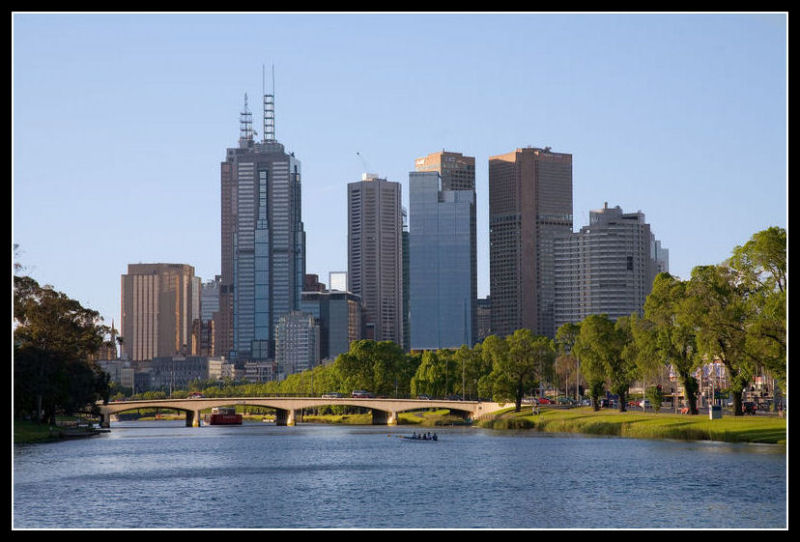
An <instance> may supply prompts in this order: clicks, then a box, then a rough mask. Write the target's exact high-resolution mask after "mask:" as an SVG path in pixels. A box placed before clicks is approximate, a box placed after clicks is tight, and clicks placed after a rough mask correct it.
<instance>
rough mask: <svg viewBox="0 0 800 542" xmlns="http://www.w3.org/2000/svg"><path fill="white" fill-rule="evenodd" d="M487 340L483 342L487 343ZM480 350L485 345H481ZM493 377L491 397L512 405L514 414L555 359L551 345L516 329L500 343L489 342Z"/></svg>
mask: <svg viewBox="0 0 800 542" xmlns="http://www.w3.org/2000/svg"><path fill="white" fill-rule="evenodd" d="M489 339H491V337H489V338H487V340H489ZM484 349H487V344H486V342H485V341H484ZM488 349H489V350H490V351H491V354H490V355H491V358H492V361H493V372H494V373H496V375H497V378H496V380H495V386H496V387H495V393H496V394H498V395H499V398H500V399H502V400H512V401H514V405H515V411H516V412H519V411H520V409H521V407H522V397H523V396H524V394H525V392H526V391H528V390H530V389H532V388H535V387H536V385H537V384H538V383H539V381H540V379H541V378H542V376H543V375H544V374H545V372H546V371H548V370H550V369H551V368H552V365H553V361H554V359H555V347H554V345H553V341H552V340H551V339H548V338H547V337H540V336H536V337H535V336H534V335H533V333H531V331H530V330H529V329H518V330H516V331H515V332H514V333H513V334H511V335H509V336H508V337H506V338H505V339H504V340H503V339H500V338H499V337H497V338H495V339H492V341H490V344H489V346H488Z"/></svg>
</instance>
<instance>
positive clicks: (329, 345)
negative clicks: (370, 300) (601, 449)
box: [301, 290, 364, 360]
mask: <svg viewBox="0 0 800 542" xmlns="http://www.w3.org/2000/svg"><path fill="white" fill-rule="evenodd" d="M301 307H302V310H303V312H307V313H310V314H312V315H314V317H315V318H316V319H317V320H318V322H319V330H320V359H323V360H325V359H335V358H336V356H338V355H339V354H344V353H346V352H349V351H350V343H351V342H353V341H358V340H361V339H363V338H364V317H363V313H362V308H361V299H360V298H359V297H358V296H357V295H355V294H353V293H351V292H343V291H338V290H327V291H323V292H303V300H302V303H301Z"/></svg>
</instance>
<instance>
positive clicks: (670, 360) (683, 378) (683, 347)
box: [640, 273, 700, 414]
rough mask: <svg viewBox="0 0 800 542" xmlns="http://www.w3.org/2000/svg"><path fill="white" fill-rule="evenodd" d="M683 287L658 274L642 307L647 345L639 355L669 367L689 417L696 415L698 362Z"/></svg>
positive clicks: (677, 282) (641, 349) (669, 277)
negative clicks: (647, 321)
mask: <svg viewBox="0 0 800 542" xmlns="http://www.w3.org/2000/svg"><path fill="white" fill-rule="evenodd" d="M686 289H687V283H686V282H685V281H681V280H679V279H677V278H675V277H673V276H672V275H670V274H669V273H659V274H658V275H657V276H656V278H655V280H654V281H653V288H652V290H651V291H650V295H648V296H647V299H646V300H645V303H644V316H645V318H646V319H647V320H649V321H650V322H651V323H652V328H651V329H650V330H648V331H647V332H646V334H645V335H643V336H647V334H649V336H647V340H648V341H651V342H650V344H648V345H646V346H645V347H642V348H640V353H641V354H642V355H644V356H650V357H651V359H650V363H651V364H655V363H658V362H662V363H665V364H669V365H672V368H673V369H674V370H675V373H676V374H677V376H678V379H679V381H680V383H681V385H682V386H683V391H684V395H685V397H686V403H687V405H688V408H689V412H690V413H691V414H697V402H696V394H697V389H698V384H697V379H695V377H694V376H693V373H694V371H695V369H697V366H698V362H699V361H700V359H699V358H698V356H697V355H696V354H697V344H696V333H697V326H696V322H694V321H693V320H692V318H691V316H690V311H688V310H687V307H686V305H687V303H689V301H688V295H687V293H686Z"/></svg>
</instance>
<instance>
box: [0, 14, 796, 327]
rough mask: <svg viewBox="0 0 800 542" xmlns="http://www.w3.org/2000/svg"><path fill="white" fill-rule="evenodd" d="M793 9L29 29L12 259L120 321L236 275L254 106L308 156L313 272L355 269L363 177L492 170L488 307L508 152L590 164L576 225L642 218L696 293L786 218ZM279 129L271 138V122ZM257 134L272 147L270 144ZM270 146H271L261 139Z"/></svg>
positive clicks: (577, 181)
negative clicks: (239, 150)
mask: <svg viewBox="0 0 800 542" xmlns="http://www.w3.org/2000/svg"><path fill="white" fill-rule="evenodd" d="M787 24H788V23H787V15H786V14H785V13H741V14H736V13H732V14H713V13H711V14H569V13H565V14H549V13H544V14H536V13H508V14H503V13H498V14H487V13H463V14H458V13H444V14H428V13H419V14H411V13H403V14H357V13H356V14H344V13H331V14H325V13H320V14H269V13H265V14H256V13H253V14H214V13H210V14H180V13H176V14H135V13H133V14H103V13H99V14H72V13H62V14H59V13H53V14H36V13H29V14H28V13H15V14H13V16H12V32H13V41H12V47H13V51H12V52H13V57H12V62H13V65H12V68H13V72H12V77H13V79H12V91H13V94H12V99H13V108H12V112H13V117H12V121H13V136H12V143H13V170H12V173H13V185H12V190H13V203H12V205H13V210H12V212H13V230H12V237H13V243H18V244H19V245H20V251H19V254H18V255H17V257H16V258H15V259H16V260H17V261H19V262H20V263H22V264H23V265H24V266H25V267H26V272H27V274H29V275H31V276H32V277H33V278H35V279H37V280H38V281H39V282H40V283H43V284H52V285H53V286H54V287H55V288H56V289H57V290H59V291H62V292H64V293H66V294H67V295H69V296H70V297H73V298H75V299H77V300H79V301H80V302H81V303H83V304H84V306H88V307H90V308H92V309H95V310H98V311H99V312H100V313H101V315H102V316H103V317H104V319H105V321H106V323H110V322H111V320H112V319H114V321H115V323H116V324H117V325H119V318H120V317H119V313H120V277H121V275H122V274H124V273H126V272H127V265H128V264H129V263H139V262H142V263H153V262H166V263H185V264H190V265H193V266H194V267H195V270H196V274H197V275H198V276H199V277H201V278H202V279H203V280H204V281H205V280H208V279H211V278H213V276H214V275H215V274H219V273H220V248H219V247H220V209H219V205H220V204H219V193H220V187H219V183H220V181H219V165H220V162H221V161H222V160H224V158H225V149H226V148H228V147H232V146H235V145H236V142H237V138H238V135H239V124H238V119H239V112H240V111H241V109H242V105H243V99H244V94H245V92H246V93H247V94H248V97H249V102H250V110H251V111H252V112H253V113H254V115H253V118H254V119H259V120H260V118H261V94H262V66H263V65H266V66H267V73H268V77H267V78H268V85H269V71H270V67H271V66H272V65H274V66H275V75H276V78H275V79H276V82H275V91H276V98H275V107H276V135H277V138H278V140H279V141H280V142H282V143H283V144H284V145H285V146H286V149H287V150H288V151H293V152H294V153H295V155H296V156H297V157H298V158H299V159H300V161H301V163H302V176H303V180H302V186H303V220H304V223H305V230H306V235H307V272H308V273H316V274H318V275H320V280H321V281H322V282H325V283H327V281H328V273H329V272H330V271H338V270H346V269H347V254H346V252H347V240H346V239H347V238H346V235H347V214H346V211H347V207H346V184H347V183H348V182H352V181H355V180H359V179H360V176H361V173H362V172H363V171H364V170H365V165H364V162H363V161H362V159H361V158H359V156H358V155H357V154H356V153H360V155H361V157H363V159H364V160H365V161H366V166H367V167H366V169H368V170H369V171H370V172H374V173H378V174H379V175H381V176H383V177H386V178H388V179H389V180H392V181H398V182H401V183H402V184H403V197H404V200H405V201H406V202H407V201H408V194H407V188H408V173H409V172H410V171H412V170H413V169H414V160H415V159H416V158H418V157H421V156H424V155H426V154H428V153H430V152H435V151H438V150H441V149H446V150H448V151H454V152H461V153H463V154H466V155H469V156H474V157H475V159H476V176H477V187H476V189H477V203H478V246H479V252H478V293H479V295H480V296H481V297H484V296H486V295H487V294H488V293H489V257H488V255H489V235H488V228H489V226H488V206H489V200H488V184H489V183H488V159H489V157H490V156H492V155H496V154H503V153H506V152H509V151H512V150H514V149H516V148H518V147H525V146H528V145H530V146H535V147H543V146H550V147H552V149H553V150H554V151H556V152H566V153H571V154H572V157H573V205H574V207H573V215H574V229H575V230H576V231H577V230H578V229H580V227H582V226H584V225H586V224H587V223H588V220H589V211H590V210H592V209H598V208H600V207H602V206H603V203H604V202H608V204H609V205H610V206H614V205H620V206H621V207H622V209H623V210H624V211H626V212H630V211H637V210H641V211H642V212H644V213H645V217H646V219H647V221H648V222H649V223H650V224H651V227H652V230H653V232H654V233H655V235H656V237H657V238H658V239H660V240H661V241H662V243H663V246H664V247H666V248H668V249H669V251H670V271H671V272H672V273H673V274H676V275H679V276H681V277H682V278H688V277H689V274H690V273H691V270H692V268H693V267H694V266H696V265H704V264H716V263H719V262H721V261H723V260H724V259H726V258H727V257H728V256H730V254H731V251H732V249H733V247H734V246H736V245H740V244H743V243H744V242H746V241H747V240H748V239H749V238H750V237H751V236H752V235H753V233H755V232H757V231H759V230H762V229H765V228H767V227H769V226H781V227H786V224H787V212H788V203H787V187H788V178H787V175H788V173H787V130H788V120H787ZM254 124H255V125H256V126H257V127H260V123H259V122H254ZM259 132H260V130H259ZM259 138H260V135H259Z"/></svg>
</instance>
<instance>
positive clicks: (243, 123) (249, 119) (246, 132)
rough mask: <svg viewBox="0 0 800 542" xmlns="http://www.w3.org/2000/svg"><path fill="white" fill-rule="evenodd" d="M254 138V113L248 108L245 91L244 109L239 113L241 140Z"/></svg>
mask: <svg viewBox="0 0 800 542" xmlns="http://www.w3.org/2000/svg"><path fill="white" fill-rule="evenodd" d="M252 139H253V114H252V113H250V111H249V110H248V109H247V93H246V92H245V93H244V111H242V112H241V113H240V115H239V141H249V140H252Z"/></svg>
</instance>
